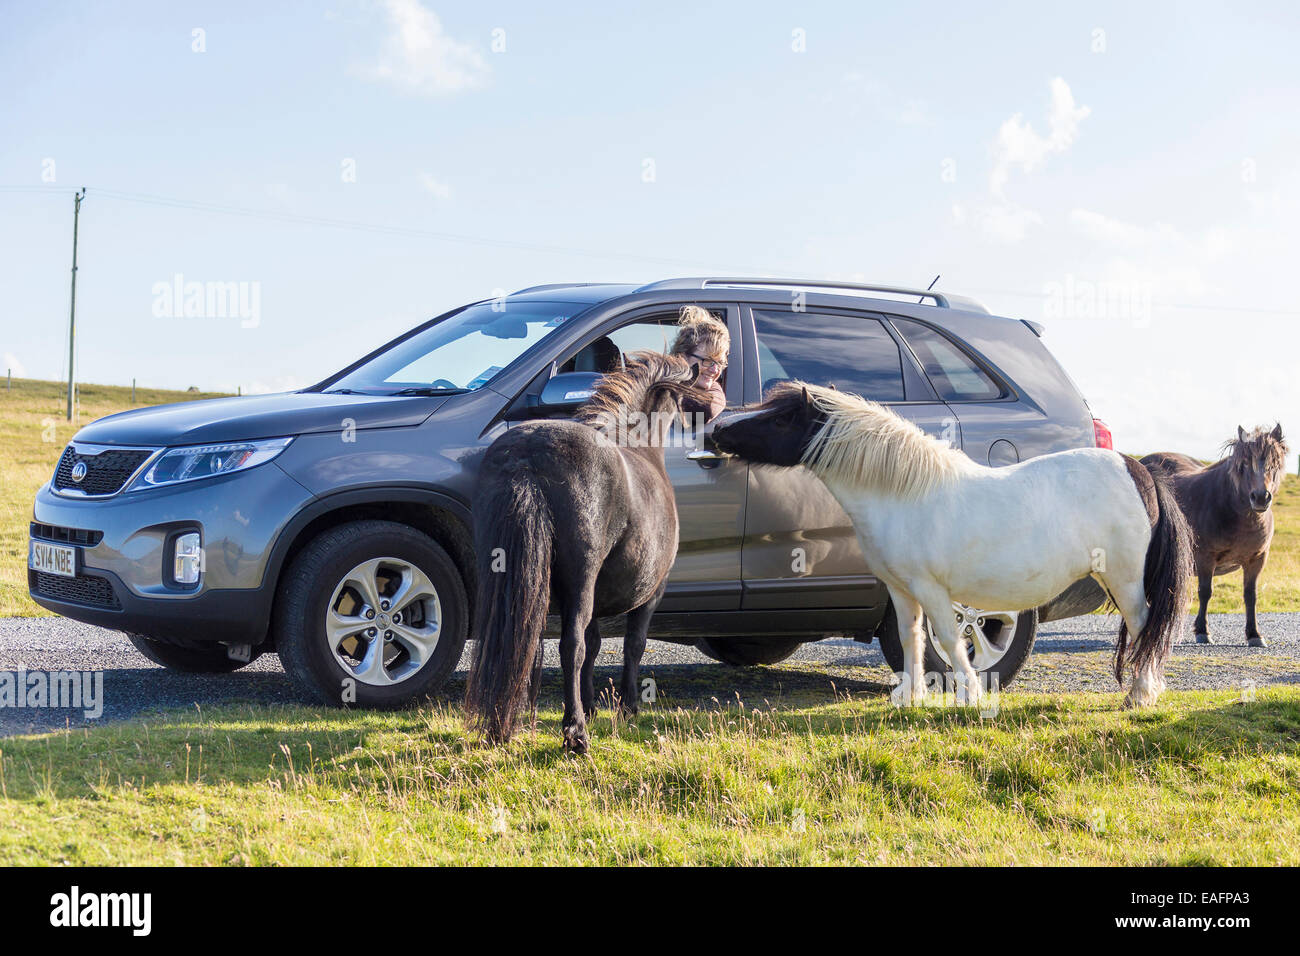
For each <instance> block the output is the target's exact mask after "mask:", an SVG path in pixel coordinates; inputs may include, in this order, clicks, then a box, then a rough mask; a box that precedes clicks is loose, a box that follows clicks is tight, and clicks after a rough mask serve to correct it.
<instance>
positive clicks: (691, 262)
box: [0, 185, 1300, 317]
mask: <svg viewBox="0 0 1300 956" xmlns="http://www.w3.org/2000/svg"><path fill="white" fill-rule="evenodd" d="M0 192H15V193H17V192H23V193H49V194H53V193H54V192H55V187H53V186H27V185H0ZM95 195H96V196H98V197H102V198H105V199H115V200H118V201H120V202H128V203H135V204H137V205H146V206H155V207H159V208H170V209H188V210H193V211H197V212H208V213H215V214H219V215H227V216H243V217H247V218H253V219H263V220H267V221H273V222H283V223H290V224H295V225H306V226H322V227H325V228H330V229H345V230H351V231H356V232H370V233H376V234H380V235H391V236H405V237H409V238H415V239H431V240H434V241H437V242H452V243H462V244H465V245H482V246H490V247H496V248H503V249H519V250H522V251H527V252H544V253H553V254H561V255H570V256H579V257H583V258H592V259H616V260H621V261H624V262H643V263H656V264H660V265H671V266H680V267H682V268H686V269H693V270H695V269H699V268H700V263H699V260H695V259H678V258H672V257H668V256H650V255H640V254H637V253H627V252H617V251H613V250H601V249H585V248H580V247H574V246H557V245H550V244H547V243H540V242H525V241H522V240H517V239H499V238H495V237H491V236H479V235H472V234H465V233H453V232H440V231H437V230H432V229H418V228H414V227H410V226H394V225H388V224H384V223H373V222H359V221H355V220H349V219H335V218H330V217H325V216H305V215H302V214H299V213H289V212H278V211H276V210H273V209H250V208H248V207H244V206H231V205H228V204H223V203H214V202H208V201H205V200H194V199H181V198H177V197H172V196H158V195H154V194H151V193H137V192H127V191H124V190H119V189H102V188H98V187H96V189H95ZM717 269H718V270H720V271H727V272H739V273H748V274H751V275H754V276H756V277H757V276H776V275H778V274H779V273H780V270H775V271H774V270H771V269H765V268H755V267H754V266H743V265H722V264H719V265H718V266H717ZM703 271H712V270H707V269H706V270H703ZM819 278H825V279H831V280H834V279H836V278H840V277H838V276H821V277H819ZM932 284H933V283H932ZM967 291H969V292H973V293H977V294H980V295H999V296H1007V297H1011V298H1018V299H1037V300H1039V301H1042V299H1043V298H1044V296H1045V293H1043V292H1025V291H1019V290H1009V289H979V288H970V289H968V290H967ZM1150 305H1151V308H1153V309H1156V308H1159V309H1169V310H1172V311H1180V312H1228V313H1233V314H1242V313H1249V314H1254V315H1274V316H1279V317H1300V310H1295V309H1273V308H1267V307H1259V306H1236V305H1233V306H1222V305H1196V304H1194V303H1185V302H1156V301H1153V302H1151V303H1150Z"/></svg>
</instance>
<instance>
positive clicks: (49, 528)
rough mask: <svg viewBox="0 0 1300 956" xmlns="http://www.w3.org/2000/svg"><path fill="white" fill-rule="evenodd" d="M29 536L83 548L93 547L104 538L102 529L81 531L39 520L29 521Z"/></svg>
mask: <svg viewBox="0 0 1300 956" xmlns="http://www.w3.org/2000/svg"><path fill="white" fill-rule="evenodd" d="M30 530H31V536H32V537H33V538H38V539H39V540H41V541H53V542H55V543H56V544H78V545H81V546H82V547H85V548H93V547H94V546H95V545H97V544H99V542H101V541H102V540H104V532H102V531H83V530H82V529H80V528H60V527H59V526H58V525H54V524H41V523H40V522H39V521H33V522H32V523H31V528H30Z"/></svg>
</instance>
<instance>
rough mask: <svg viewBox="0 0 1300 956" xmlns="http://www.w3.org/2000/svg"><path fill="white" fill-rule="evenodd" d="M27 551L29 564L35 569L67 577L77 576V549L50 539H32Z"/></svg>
mask: <svg viewBox="0 0 1300 956" xmlns="http://www.w3.org/2000/svg"><path fill="white" fill-rule="evenodd" d="M30 545H31V546H30V547H29V548H28V551H27V566H28V567H29V568H31V569H32V570H33V571H44V572H45V573H46V574H61V575H63V576H64V577H65V578H75V577H76V576H77V549H76V548H69V547H66V546H65V545H61V544H50V543H49V542H48V541H32V542H30Z"/></svg>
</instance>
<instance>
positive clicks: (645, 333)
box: [559, 312, 727, 390]
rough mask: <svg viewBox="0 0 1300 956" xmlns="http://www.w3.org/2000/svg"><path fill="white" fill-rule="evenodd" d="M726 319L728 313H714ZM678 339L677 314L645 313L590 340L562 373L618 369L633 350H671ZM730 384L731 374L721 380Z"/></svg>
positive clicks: (724, 385) (725, 375)
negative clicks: (728, 380) (645, 314)
mask: <svg viewBox="0 0 1300 956" xmlns="http://www.w3.org/2000/svg"><path fill="white" fill-rule="evenodd" d="M713 314H714V315H715V316H717V318H719V319H721V320H722V321H723V322H726V314H725V313H722V312H714V313H713ZM676 338H677V313H676V312H673V313H670V314H668V315H654V316H645V317H644V318H641V319H637V320H636V321H635V322H629V323H628V324H627V325H622V326H619V327H618V328H617V329H615V330H614V331H612V332H609V333H607V334H605V335H602V336H600V338H597V339H594V340H593V341H591V342H588V343H587V344H586V345H584V346H583V347H582V348H581V349H579V350H578V352H577V354H575V355H574V356H573V357H571V358H570V359H569V360H568V361H566V362H563V363H561V364H560V366H559V371H561V372H600V373H605V372H614V371H617V370H618V369H620V368H622V367H623V363H624V361H625V360H626V357H627V356H628V355H630V354H631V353H633V352H639V351H650V352H667V351H668V350H669V349H671V348H672V347H673V341H674V340H675V339H676ZM720 381H721V384H722V387H723V389H724V390H725V389H726V386H727V373H726V372H725V371H724V372H723V373H722V377H721V379H720Z"/></svg>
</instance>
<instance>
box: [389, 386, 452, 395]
mask: <svg viewBox="0 0 1300 956" xmlns="http://www.w3.org/2000/svg"><path fill="white" fill-rule="evenodd" d="M468 391H469V389H468V388H439V387H436V386H433V385H417V386H414V387H412V388H399V389H398V390H397V391H395V392H389V393H388V394H389V395H461V394H463V393H465V392H468Z"/></svg>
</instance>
